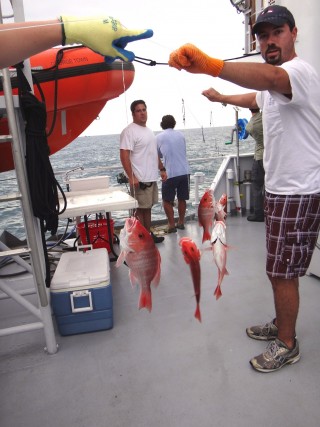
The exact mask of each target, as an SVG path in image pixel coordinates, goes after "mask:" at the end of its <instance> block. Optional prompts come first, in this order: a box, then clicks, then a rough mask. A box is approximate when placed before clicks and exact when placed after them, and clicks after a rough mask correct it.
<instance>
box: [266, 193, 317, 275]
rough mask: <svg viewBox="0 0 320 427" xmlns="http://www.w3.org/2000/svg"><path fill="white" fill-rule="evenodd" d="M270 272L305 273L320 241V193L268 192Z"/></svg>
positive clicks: (267, 229) (268, 267)
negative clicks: (293, 194) (288, 193)
mask: <svg viewBox="0 0 320 427" xmlns="http://www.w3.org/2000/svg"><path fill="white" fill-rule="evenodd" d="M265 220H266V235H267V266H266V270H267V274H268V276H270V277H277V278H281V279H293V278H296V277H299V276H304V275H305V274H306V271H307V269H308V267H309V264H310V261H311V257H312V254H313V250H314V248H315V245H316V243H317V238H318V233H319V227H320V194H310V195H305V196H281V195H277V194H270V193H268V192H266V196H265Z"/></svg>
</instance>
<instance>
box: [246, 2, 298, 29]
mask: <svg viewBox="0 0 320 427" xmlns="http://www.w3.org/2000/svg"><path fill="white" fill-rule="evenodd" d="M260 24H272V25H275V26H276V27H278V26H279V27H280V26H281V25H283V24H288V25H289V27H290V29H291V30H292V28H293V27H295V25H296V24H295V21H294V17H293V15H292V13H291V12H290V10H288V9H287V8H286V7H284V6H278V5H273V6H268V7H266V8H265V9H263V11H262V12H261V13H260V15H259V16H258V18H257V20H256V22H255V24H254V26H253V27H252V34H256V33H257V32H258V27H259V25H260Z"/></svg>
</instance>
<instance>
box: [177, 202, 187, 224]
mask: <svg viewBox="0 0 320 427" xmlns="http://www.w3.org/2000/svg"><path fill="white" fill-rule="evenodd" d="M186 210H187V202H186V201H185V200H178V213H179V221H178V224H184V218H185V215H186Z"/></svg>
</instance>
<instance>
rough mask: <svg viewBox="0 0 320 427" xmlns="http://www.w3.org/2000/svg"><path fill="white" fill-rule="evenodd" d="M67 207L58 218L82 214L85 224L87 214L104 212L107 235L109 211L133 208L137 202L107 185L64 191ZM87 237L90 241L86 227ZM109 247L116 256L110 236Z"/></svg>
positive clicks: (60, 200)
mask: <svg viewBox="0 0 320 427" xmlns="http://www.w3.org/2000/svg"><path fill="white" fill-rule="evenodd" d="M65 196H66V198H67V208H66V210H65V211H64V212H63V213H61V214H60V215H59V216H60V218H73V217H81V216H84V219H85V223H86V224H87V215H90V214H96V213H105V214H106V217H107V226H108V232H109V236H111V227H110V221H109V220H110V217H109V214H110V212H114V211H119V210H129V209H134V208H136V207H137V206H138V202H137V200H136V199H134V198H133V197H132V196H130V195H129V194H128V193H126V192H125V191H122V190H121V189H119V187H109V188H106V189H95V190H86V191H70V192H66V193H65ZM59 202H60V207H61V206H63V205H64V201H63V199H62V198H60V199H59ZM86 231H87V239H88V241H90V237H89V233H88V229H87V230H86ZM109 243H110V249H111V252H112V253H113V255H114V256H115V257H116V259H117V258H118V255H117V254H116V253H115V252H114V250H113V239H112V238H110V242H109Z"/></svg>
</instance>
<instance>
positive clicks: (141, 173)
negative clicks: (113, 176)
mask: <svg viewBox="0 0 320 427" xmlns="http://www.w3.org/2000/svg"><path fill="white" fill-rule="evenodd" d="M130 109H131V113H132V118H133V122H132V123H130V124H129V125H128V126H127V127H126V128H125V129H124V130H123V131H122V132H121V135H120V160H121V163H122V166H123V168H124V170H125V173H126V175H127V177H128V180H129V184H130V191H131V194H132V196H133V197H134V198H135V199H137V201H138V208H137V210H136V216H137V217H138V218H139V220H140V222H141V223H142V225H143V226H144V227H145V228H146V229H147V230H148V231H150V228H151V209H152V206H153V205H154V204H155V203H157V202H158V185H157V179H158V170H160V174H161V179H162V180H165V179H167V174H166V170H165V168H164V166H163V164H162V162H161V160H160V159H159V158H158V151H157V142H156V137H155V135H154V133H153V132H152V130H151V129H149V128H148V127H147V120H148V113H147V106H146V103H145V102H144V101H143V100H141V99H140V100H136V101H133V102H132V104H131V106H130ZM151 235H152V237H153V240H154V242H155V243H160V242H162V241H163V240H164V237H162V236H156V235H154V234H153V233H151Z"/></svg>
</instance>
